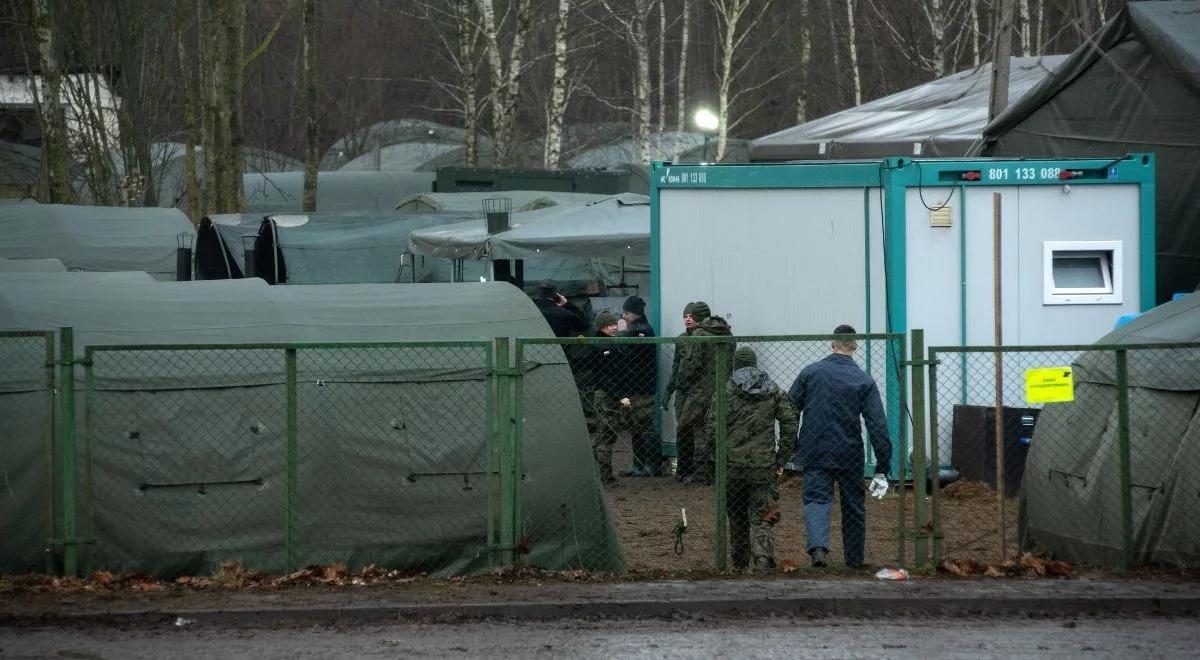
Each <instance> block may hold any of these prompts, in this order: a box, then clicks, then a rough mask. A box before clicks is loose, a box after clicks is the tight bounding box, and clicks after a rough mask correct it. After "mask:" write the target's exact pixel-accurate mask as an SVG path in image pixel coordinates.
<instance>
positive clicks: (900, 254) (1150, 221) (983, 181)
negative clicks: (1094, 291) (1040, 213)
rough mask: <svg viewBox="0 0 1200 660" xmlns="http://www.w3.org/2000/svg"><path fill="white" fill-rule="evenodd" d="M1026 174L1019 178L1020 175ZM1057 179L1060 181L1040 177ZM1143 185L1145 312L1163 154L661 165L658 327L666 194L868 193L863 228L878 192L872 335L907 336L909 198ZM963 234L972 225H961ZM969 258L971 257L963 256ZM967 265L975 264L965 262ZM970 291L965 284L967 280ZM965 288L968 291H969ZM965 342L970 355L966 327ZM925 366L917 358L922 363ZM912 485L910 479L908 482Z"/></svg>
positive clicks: (654, 248)
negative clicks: (880, 307) (880, 292)
mask: <svg viewBox="0 0 1200 660" xmlns="http://www.w3.org/2000/svg"><path fill="white" fill-rule="evenodd" d="M1029 170H1032V171H1033V173H1034V176H1033V177H1032V178H1022V176H1021V173H1022V172H1024V171H1029ZM991 171H994V172H997V173H998V174H999V173H1003V174H1004V177H1003V179H990V178H989V176H980V177H979V180H968V179H965V178H964V175H966V173H967V172H974V173H982V172H991ZM1062 171H1071V172H1075V173H1077V174H1076V175H1075V176H1073V177H1072V178H1070V179H1068V180H1062V179H1059V178H1058V176H1057V174H1056V173H1057V172H1062ZM1014 172H1015V173H1016V174H1013V173H1014ZM1043 173H1055V175H1054V176H1053V177H1050V176H1045V177H1043V176H1040V175H1041V174H1043ZM1064 183H1070V184H1071V185H1130V184H1133V185H1137V186H1138V195H1139V197H1138V209H1139V219H1138V222H1139V225H1138V239H1139V245H1138V251H1139V254H1138V277H1139V290H1138V298H1139V299H1138V305H1139V307H1140V309H1141V311H1147V310H1149V309H1150V308H1152V307H1154V305H1155V300H1154V292H1155V269H1154V265H1155V249H1156V243H1155V222H1156V221H1155V214H1154V197H1155V158H1154V154H1147V153H1132V154H1126V155H1125V156H1121V157H1119V158H1109V159H1103V158H1074V159H1041V160H1013V159H989V158H955V159H928V160H925V159H914V158H908V157H893V158H883V159H880V160H868V161H796V162H789V163H749V164H728V165H723V164H722V165H716V164H688V165H675V164H672V163H669V162H655V163H653V165H652V167H651V170H650V291H651V305H650V309H649V310H647V311H648V314H647V315H648V316H649V318H650V322H651V324H653V325H654V326H655V327H658V328H661V327H662V325H661V323H660V322H661V320H662V318H663V315H662V309H661V304H662V281H661V277H662V275H661V273H662V268H661V267H660V265H659V264H660V263H661V259H662V245H661V243H660V237H661V230H660V224H659V223H660V215H659V214H660V208H661V200H660V194H661V191H662V190H678V189H700V190H713V189H732V190H746V189H802V188H860V189H862V191H863V198H864V202H863V222H864V223H865V224H866V225H867V226H868V227H869V225H870V222H871V211H872V208H871V203H872V200H871V190H872V189H873V188H878V189H879V190H880V194H881V196H882V200H881V201H882V207H883V209H882V213H883V233H884V236H883V239H884V241H883V251H884V255H883V256H884V259H883V263H884V280H885V281H884V282H883V285H884V291H885V300H886V303H885V309H884V312H885V314H884V318H885V320H886V326H885V327H884V328H872V327H870V319H871V317H872V309H871V290H872V282H871V276H870V275H871V267H870V263H871V262H870V258H871V253H870V246H871V234H870V232H869V231H868V232H867V233H866V238H865V241H866V252H865V255H866V256H865V259H864V262H865V263H864V268H865V269H866V273H867V277H866V285H865V291H864V298H865V304H866V312H867V314H866V318H867V319H868V327H867V328H866V331H867V332H868V333H870V332H884V333H895V334H900V335H904V334H906V333H908V332H909V330H911V328H909V327H908V296H907V291H906V286H903V285H901V286H892V285H891V283H902V284H903V283H905V282H907V279H908V263H907V232H906V223H907V217H906V211H905V207H906V203H907V195H906V192H907V190H908V189H909V188H921V187H950V188H955V189H956V191H957V192H960V193H962V192H965V191H966V190H967V189H968V188H972V187H997V186H1049V185H1063V184H1064ZM959 224H960V225H961V224H963V223H962V222H960V223H959ZM960 249H962V248H960ZM964 261H965V260H964ZM964 282H965V278H964ZM964 287H965V284H964ZM959 305H960V306H961V307H962V308H963V309H962V318H963V319H964V323H965V319H966V310H965V306H966V292H965V289H964V290H963V291H962V294H961V295H960V297H959ZM960 342H961V344H962V345H964V346H965V343H966V335H965V326H964V329H963V334H962V336H961V338H960ZM919 357H920V356H914V358H919ZM903 362H904V361H903V359H900V360H897V359H896V356H894V355H893V354H892V353H891V352H889V354H888V356H887V371H888V374H887V377H888V388H887V391H888V400H887V402H886V405H887V410H888V418H889V420H890V424H891V431H892V432H893V434H896V433H899V432H900V431H901V429H902V428H903V425H902V424H900V423H899V420H900V419H901V418H902V417H903V416H904V414H905V413H906V410H905V409H904V408H903V407H901V402H900V400H899V399H898V398H897V397H895V396H894V394H893V393H894V392H896V391H898V387H899V386H900V381H899V379H898V377H897V375H898V374H899V372H900V370H901V369H902V368H903V366H905V365H904V364H903ZM900 460H901V459H900V457H899V456H897V457H896V458H895V459H894V460H893V469H892V472H891V475H890V476H891V478H893V479H901V478H903V477H907V476H908V472H907V470H905V471H904V472H903V473H902V472H901V468H900ZM902 475H903V477H902Z"/></svg>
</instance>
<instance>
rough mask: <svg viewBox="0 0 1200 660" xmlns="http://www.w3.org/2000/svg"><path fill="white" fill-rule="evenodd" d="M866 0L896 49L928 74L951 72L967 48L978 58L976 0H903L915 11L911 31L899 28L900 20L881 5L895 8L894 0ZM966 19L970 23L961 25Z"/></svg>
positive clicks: (977, 13)
mask: <svg viewBox="0 0 1200 660" xmlns="http://www.w3.org/2000/svg"><path fill="white" fill-rule="evenodd" d="M868 1H869V6H870V7H871V10H872V12H874V14H875V15H876V17H877V18H879V23H880V25H881V27H882V29H883V31H884V33H885V34H886V35H887V36H888V38H889V40H890V41H891V42H892V45H893V46H894V47H895V48H896V50H897V52H899V53H900V54H902V55H903V56H904V57H906V58H907V59H908V60H909V61H910V62H912V63H913V64H914V65H916V66H917V67H919V68H921V69H922V70H924V71H926V72H928V73H929V74H930V75H931V76H933V77H935V78H941V77H944V76H945V75H947V74H948V73H950V71H951V69H952V68H953V66H954V63H955V62H958V61H959V60H960V58H961V57H962V56H963V54H964V53H965V52H966V50H967V49H968V48H971V49H972V50H973V57H974V59H975V60H976V61H978V60H979V59H980V57H981V51H980V48H981V45H980V44H979V39H978V34H979V28H978V24H979V11H978V4H977V2H976V0H913V2H912V3H911V4H908V3H906V4H905V5H903V6H904V7H905V8H906V9H908V10H910V11H912V12H914V13H915V14H916V17H917V22H916V26H917V32H916V33H911V34H906V33H904V32H902V31H901V29H900V28H901V25H902V21H899V20H896V18H895V17H894V16H893V15H892V14H891V13H889V12H888V11H885V10H884V9H883V7H884V6H885V5H886V6H887V7H889V8H892V11H895V9H894V8H893V3H883V2H881V1H880V0H868ZM964 13H966V14H968V17H967V18H966V19H964V17H963V16H962V15H963V14H964ZM968 20H969V22H970V23H971V24H972V27H970V28H969V29H963V26H962V23H964V22H966V21H968ZM926 43H928V44H929V48H928V50H925V49H924V48H923V47H922V46H923V44H926Z"/></svg>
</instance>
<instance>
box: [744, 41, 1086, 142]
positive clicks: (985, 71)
mask: <svg viewBox="0 0 1200 660" xmlns="http://www.w3.org/2000/svg"><path fill="white" fill-rule="evenodd" d="M1065 59H1066V56H1065V55H1045V56H1041V57H1014V58H1012V63H1011V65H1010V67H1011V68H1010V69H1009V91H1008V93H1009V102H1010V104H1011V103H1014V102H1016V100H1018V99H1020V98H1021V97H1022V96H1023V95H1025V94H1026V93H1027V92H1028V91H1029V90H1030V89H1031V88H1033V87H1034V85H1036V84H1037V83H1039V82H1040V81H1042V80H1044V79H1045V78H1046V76H1048V75H1049V74H1050V73H1051V72H1052V71H1054V70H1055V68H1056V67H1057V66H1058V65H1059V64H1061V63H1062V61H1063V60H1065ZM991 77H992V67H991V64H990V63H989V64H984V65H981V66H978V67H974V68H971V69H967V70H965V71H959V72H958V73H955V74H953V75H949V76H946V77H945V78H939V79H937V80H934V81H931V82H927V83H925V84H923V85H917V86H916V87H912V88H910V89H906V90H904V91H902V92H897V93H895V94H892V95H890V96H885V97H883V98H880V99H876V100H874V101H869V102H867V103H864V104H862V105H859V106H855V107H853V108H849V109H847V110H842V111H841V112H835V113H833V114H831V115H828V116H825V117H821V118H819V119H814V120H812V121H809V122H805V123H803V124H800V125H799V126H793V127H792V128H788V129H785V130H782V131H779V132H778V133H772V134H771V135H767V136H764V137H761V138H758V139H757V140H753V141H751V143H750V160H751V161H753V162H760V161H776V160H825V159H846V158H885V157H888V156H925V157H932V156H966V155H967V153H968V152H969V151H970V150H971V148H972V147H973V146H978V143H979V141H980V139H981V138H980V136H981V135H982V133H983V128H984V126H985V125H987V116H988V114H987V113H988V94H989V89H990V88H989V83H990V81H991Z"/></svg>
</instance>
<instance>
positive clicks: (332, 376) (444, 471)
mask: <svg viewBox="0 0 1200 660" xmlns="http://www.w3.org/2000/svg"><path fill="white" fill-rule="evenodd" d="M86 280H87V278H83V279H79V278H76V281H73V282H41V283H30V284H19V285H16V286H9V285H7V284H6V286H4V287H0V327H2V328H25V329H48V328H57V327H59V326H73V327H74V328H75V338H76V342H77V344H78V346H77V350H80V351H81V350H82V347H83V346H84V345H86V344H145V343H149V344H157V343H196V342H202V343H210V342H211V343H222V344H223V343H241V342H296V341H308V342H312V341H320V342H331V341H356V342H370V341H404V340H455V339H489V338H492V337H497V336H509V337H516V336H538V337H546V336H550V331H549V328H548V327H547V326H546V323H545V320H544V319H543V317H542V315H541V314H540V313H539V312H538V310H537V309H536V308H535V307H534V305H533V304H532V302H531V301H530V300H529V299H528V297H526V296H524V295H523V294H522V293H521V292H520V291H518V290H517V289H515V288H513V287H512V286H509V285H507V284H497V283H490V284H479V283H474V284H421V285H381V284H361V285H330V286H321V285H318V286H309V287H272V286H268V285H266V284H264V283H263V282H262V281H260V280H257V279H244V280H222V281H212V282H178V283H175V282H172V283H158V282H155V283H146V284H140V285H139V284H130V283H124V284H122V285H121V286H111V285H109V284H105V283H100V282H88V281H86ZM269 352H270V353H271V354H270V355H262V354H256V355H257V356H258V357H257V359H251V358H250V357H247V355H246V353H244V352H240V353H231V352H224V351H220V350H218V351H215V352H208V353H205V354H203V355H201V354H199V353H189V354H188V355H187V356H185V357H180V358H179V359H176V360H173V361H164V360H163V357H164V356H163V355H161V354H155V353H153V352H138V353H131V354H108V355H99V354H98V356H97V359H96V361H95V363H94V365H93V368H94V369H95V370H96V386H95V387H96V395H95V399H96V409H95V410H93V411H92V413H91V414H92V417H93V420H94V424H95V427H94V435H93V438H92V441H93V445H94V446H93V449H92V451H93V455H94V462H93V466H92V480H93V484H94V485H93V487H92V489H91V490H92V492H93V493H94V494H93V496H92V498H91V499H90V500H88V504H87V505H85V506H82V507H81V509H80V510H81V512H83V513H82V515H84V517H85V519H84V521H83V522H82V525H83V529H84V530H85V533H87V532H86V530H90V529H91V527H90V526H91V525H92V524H93V522H94V535H95V539H96V541H95V543H94V544H92V545H89V546H88V548H89V550H88V551H89V552H90V553H91V559H92V562H93V564H94V566H95V567H96V568H99V569H107V570H143V571H148V572H152V573H155V574H158V575H172V574H178V573H181V572H190V573H204V572H207V571H211V570H213V569H215V568H216V567H217V566H218V565H219V564H220V562H222V561H225V560H236V561H239V562H241V563H242V565H244V566H247V567H250V568H257V569H263V570H269V571H282V570H284V569H285V565H284V554H283V549H284V515H283V512H284V509H283V504H282V502H283V499H282V498H283V483H284V474H285V472H284V457H285V452H284V439H285V424H284V418H283V416H282V414H283V410H284V401H285V396H284V395H285V391H284V379H283V376H284V373H283V371H282V365H283V352H282V351H269ZM481 353H482V351H480V350H478V349H476V350H474V352H471V350H469V349H455V350H439V349H411V350H410V352H400V353H397V352H395V351H389V350H385V349H369V350H365V351H359V352H349V351H346V350H340V351H332V350H324V351H301V352H300V354H299V356H298V370H299V376H298V380H299V390H298V427H299V438H298V461H299V462H298V480H297V484H298V510H297V512H296V516H297V521H298V528H297V551H298V563H299V565H301V566H303V565H308V564H313V563H327V562H334V561H340V562H345V563H347V564H348V565H350V566H351V567H352V568H355V567H361V566H362V565H364V564H366V563H378V564H380V565H383V566H388V567H396V568H401V569H409V570H414V571H415V570H422V571H429V572H431V573H440V574H449V573H466V572H472V571H477V570H482V569H485V568H486V566H487V559H486V553H485V552H484V539H485V536H484V532H485V519H486V515H485V513H486V508H485V495H484V490H485V489H484V488H483V487H482V485H481V484H480V483H478V477H477V476H476V477H472V476H470V475H478V474H479V473H480V472H482V471H483V470H484V451H483V447H484V437H485V432H486V428H487V424H486V414H485V411H486V408H485V406H484V392H485V388H486V387H487V374H486V370H485V368H484V366H485V364H484V362H483V361H482V355H481ZM543 353H545V352H543ZM539 355H541V354H539ZM528 367H529V368H528V373H527V375H526V376H525V378H526V379H527V380H526V382H527V383H528V385H527V387H536V388H537V389H538V390H539V391H556V390H571V389H573V388H574V381H573V379H572V376H571V372H570V370H569V367H568V366H567V364H566V361H565V359H563V358H562V355H561V352H557V351H556V352H555V355H554V356H553V357H552V358H550V359H547V360H543V361H542V363H540V364H530V365H528ZM29 380H30V379H28V378H26V379H24V380H22V379H21V378H18V377H16V376H14V375H13V374H12V373H10V372H5V373H3V374H0V417H2V418H3V419H6V420H11V419H16V416H20V415H28V414H31V413H30V411H31V410H34V409H35V408H36V407H35V406H33V405H31V404H32V403H35V402H36V401H39V400H40V398H39V397H41V396H42V393H41V392H40V391H37V390H36V388H34V387H32V384H31V383H30V382H29ZM76 383H77V384H78V385H79V386H82V384H83V371H82V367H80V368H79V370H78V371H77V379H76ZM571 400H572V401H576V400H577V399H571ZM524 413H525V415H526V419H527V420H529V424H528V425H527V427H526V429H527V433H526V435H525V438H524V452H523V456H524V464H523V468H524V486H523V488H524V490H523V493H524V500H523V501H524V522H525V525H526V529H527V530H528V533H529V543H530V548H531V552H530V554H529V555H527V556H526V561H528V562H530V563H532V564H534V565H539V566H543V567H546V568H549V569H567V568H576V567H578V568H586V569H592V570H604V571H613V570H622V568H623V565H624V564H623V559H622V556H621V551H620V546H619V541H618V538H617V535H616V531H615V528H614V526H613V524H612V521H611V518H610V514H609V511H608V505H607V502H606V500H605V497H604V494H603V492H602V490H601V488H600V484H599V480H598V478H597V475H596V473H595V469H594V467H593V461H592V459H591V451H590V443H589V439H588V434H587V428H586V425H585V424H584V419H583V413H582V411H581V410H580V408H579V406H578V405H573V406H568V407H566V408H563V406H562V403H561V401H557V400H556V401H554V402H551V401H548V400H538V399H535V398H529V399H527V400H526V401H525V407H524ZM83 420H84V415H83V414H80V415H79V422H80V424H82V423H83ZM537 420H541V421H537ZM248 429H249V430H248ZM543 429H544V430H543ZM132 430H136V431H137V433H132V432H131V431H132ZM78 432H79V434H80V435H79V437H80V438H81V442H80V452H81V454H80V460H81V461H82V460H83V453H82V452H83V447H84V444H85V443H84V442H82V438H84V429H83V428H82V427H81V428H80V429H79V431H78ZM5 441H6V442H7V443H8V444H9V445H10V446H9V447H7V448H6V451H3V452H0V463H3V465H2V466H0V469H3V470H4V471H5V472H6V473H7V474H8V478H9V484H10V486H11V488H10V489H6V491H5V493H7V494H8V495H5V494H0V529H3V530H4V539H5V542H4V543H3V544H0V571H3V572H17V571H25V570H32V569H38V568H40V567H44V565H45V558H44V553H43V548H44V547H45V539H46V534H45V531H44V530H43V529H42V527H41V521H42V518H41V517H39V516H38V515H36V514H35V515H29V510H31V509H30V507H31V505H32V504H33V503H34V501H32V500H30V499H29V496H28V495H22V497H23V498H24V499H22V500H20V501H16V500H15V499H13V498H11V497H10V495H11V494H12V493H22V494H28V493H42V492H45V490H46V489H47V486H46V483H45V479H46V470H45V466H44V463H43V461H42V460H41V458H40V457H41V456H43V454H44V449H43V445H42V444H41V442H42V441H41V439H40V438H37V437H29V438H26V437H20V438H6V439H5ZM80 472H81V479H82V478H83V477H82V473H83V470H82V469H81V471H80ZM438 475H443V476H438ZM464 475H465V476H464ZM464 478H468V479H475V480H476V481H473V482H468V485H473V486H474V487H472V488H466V487H464ZM148 481H156V482H158V483H179V484H188V483H197V482H249V481H254V484H253V485H243V486H238V485H230V486H226V487H212V488H209V489H207V492H206V493H204V494H203V496H199V495H198V494H197V491H196V490H195V489H191V490H189V489H187V488H180V489H143V488H141V486H142V485H144V484H145V483H147V482H148ZM581 484H582V485H583V488H582V490H581V487H580V485H581ZM81 492H84V489H83V487H82V485H81ZM581 493H582V494H581ZM91 511H94V514H90V515H89V512H91Z"/></svg>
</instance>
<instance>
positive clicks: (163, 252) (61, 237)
mask: <svg viewBox="0 0 1200 660" xmlns="http://www.w3.org/2000/svg"><path fill="white" fill-rule="evenodd" d="M194 236H195V230H194V229H193V228H192V223H190V222H188V219H187V217H186V216H184V215H183V214H182V213H180V212H179V211H178V210H176V209H161V208H127V207H110V206H71V205H66V204H37V203H34V202H21V203H7V204H0V257H4V258H8V259H46V258H54V259H58V260H59V261H61V262H62V264H63V265H64V266H65V267H66V268H67V269H68V270H84V271H128V270H140V271H145V272H147V273H150V274H151V275H153V276H154V277H155V279H161V280H173V279H175V258H176V257H175V255H176V251H177V249H178V247H179V245H180V243H181V241H182V242H186V243H187V244H190V243H191V241H192V239H193V238H194Z"/></svg>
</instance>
